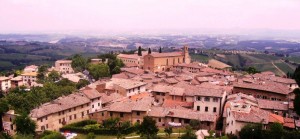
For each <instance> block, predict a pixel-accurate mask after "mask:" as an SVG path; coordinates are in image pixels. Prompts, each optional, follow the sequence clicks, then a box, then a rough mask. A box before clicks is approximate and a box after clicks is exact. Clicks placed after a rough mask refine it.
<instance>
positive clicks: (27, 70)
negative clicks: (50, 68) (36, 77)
mask: <svg viewBox="0 0 300 139" xmlns="http://www.w3.org/2000/svg"><path fill="white" fill-rule="evenodd" d="M38 70H39V67H38V66H36V65H30V66H26V67H25V68H24V70H23V72H24V73H30V72H38Z"/></svg>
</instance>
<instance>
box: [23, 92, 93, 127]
mask: <svg viewBox="0 0 300 139" xmlns="http://www.w3.org/2000/svg"><path fill="white" fill-rule="evenodd" d="M90 104H91V102H90V99H88V98H87V97H86V96H85V95H84V94H83V93H73V94H70V95H68V96H63V97H60V98H58V99H56V100H53V101H51V102H48V103H45V104H43V105H41V106H39V107H37V108H35V109H33V110H32V111H31V112H30V115H29V116H30V117H31V119H32V120H34V121H35V122H36V124H37V128H36V131H37V132H42V131H45V130H51V131H58V130H59V128H61V127H62V126H63V125H66V124H71V123H74V122H79V121H82V120H86V119H88V118H89V117H88V114H89V111H90V109H91V105H90Z"/></svg>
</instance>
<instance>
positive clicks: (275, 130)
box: [270, 123, 284, 139]
mask: <svg viewBox="0 0 300 139" xmlns="http://www.w3.org/2000/svg"><path fill="white" fill-rule="evenodd" d="M283 132H284V130H283V126H282V125H281V124H280V123H273V124H271V126H270V135H271V138H272V139H281V138H282V136H283Z"/></svg>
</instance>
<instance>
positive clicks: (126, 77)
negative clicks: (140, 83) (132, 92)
mask: <svg viewBox="0 0 300 139" xmlns="http://www.w3.org/2000/svg"><path fill="white" fill-rule="evenodd" d="M112 78H122V79H129V77H128V75H126V73H124V72H121V73H119V74H114V75H112Z"/></svg>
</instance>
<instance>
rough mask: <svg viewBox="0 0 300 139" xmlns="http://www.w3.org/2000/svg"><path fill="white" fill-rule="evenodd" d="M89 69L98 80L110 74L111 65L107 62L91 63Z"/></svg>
mask: <svg viewBox="0 0 300 139" xmlns="http://www.w3.org/2000/svg"><path fill="white" fill-rule="evenodd" d="M88 71H89V73H90V75H91V76H92V77H93V78H94V79H95V80H98V79H99V78H101V77H109V76H110V72H109V67H108V66H107V64H90V65H89V67H88Z"/></svg>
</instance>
